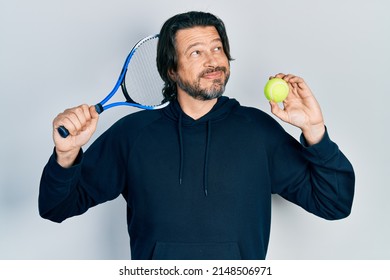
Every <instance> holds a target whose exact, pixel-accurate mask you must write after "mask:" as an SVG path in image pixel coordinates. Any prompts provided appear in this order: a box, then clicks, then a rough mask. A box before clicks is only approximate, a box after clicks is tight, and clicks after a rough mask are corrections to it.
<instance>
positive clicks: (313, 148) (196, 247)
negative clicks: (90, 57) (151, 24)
mask: <svg viewBox="0 0 390 280" xmlns="http://www.w3.org/2000/svg"><path fill="white" fill-rule="evenodd" d="M157 52H158V54H157V65H158V68H159V72H160V75H161V76H162V78H163V80H164V82H165V88H164V92H163V94H164V96H165V99H166V100H169V101H170V104H169V105H168V106H167V107H165V108H163V109H161V110H155V111H141V112H137V113H134V114H131V115H128V116H126V117H124V118H123V119H121V120H119V121H118V122H117V123H115V124H114V125H113V126H112V127H111V128H109V129H108V130H107V131H106V132H105V133H103V134H102V135H101V136H100V137H99V138H98V139H97V140H96V141H95V142H94V143H93V144H92V145H91V146H90V148H89V149H88V150H87V151H86V152H85V153H84V152H83V150H82V146H83V145H85V144H86V143H87V142H88V141H89V139H90V137H91V136H92V134H93V133H94V131H95V129H96V125H97V122H98V114H97V113H96V111H95V109H94V107H93V106H91V107H89V106H87V105H81V106H79V107H76V108H72V109H68V110H65V111H64V112H63V113H61V114H59V115H58V116H57V117H56V118H55V119H54V121H53V138H54V142H55V150H54V153H53V155H52V156H51V157H50V160H49V162H48V164H47V165H46V167H45V169H44V172H43V175H42V180H41V186H40V196H39V210H40V214H41V216H42V217H44V218H47V219H50V220H53V221H56V222H61V221H63V220H65V219H66V218H68V217H71V216H74V215H79V214H82V213H84V212H85V211H87V210H88V209H89V208H90V207H93V206H95V205H97V204H100V203H103V202H105V201H108V200H112V199H114V198H116V197H118V196H119V195H122V196H123V197H124V198H125V200H126V202H127V223H128V232H129V235H130V243H131V246H130V247H131V256H132V258H133V259H264V258H265V257H266V252H267V246H268V241H269V233H270V222H271V194H273V193H275V194H279V195H281V196H282V197H284V198H285V199H287V200H289V201H291V202H293V203H295V204H297V205H299V206H301V207H303V208H304V209H306V210H307V211H308V212H311V213H313V214H315V215H317V216H320V217H323V218H325V219H341V218H344V217H346V216H348V215H349V213H350V211H351V206H352V200H353V194H354V172H353V168H352V166H351V164H350V163H349V161H348V160H347V158H346V157H345V156H344V155H343V154H342V153H341V152H340V150H339V149H338V147H337V145H336V144H335V143H333V142H332V141H331V140H330V138H329V136H328V133H327V130H326V128H325V125H324V120H323V117H322V113H321V109H320V106H319V104H318V103H317V101H316V100H315V98H314V96H313V94H312V92H311V90H310V89H309V87H308V86H307V85H306V83H305V81H304V80H303V79H302V78H300V77H297V76H294V75H285V74H278V75H276V77H280V78H283V79H284V80H285V81H286V82H287V83H288V84H289V87H290V93H289V95H288V98H287V99H286V101H285V102H284V108H283V109H282V108H280V107H279V106H278V105H277V104H275V103H272V102H271V111H272V112H273V113H274V114H275V115H276V116H278V117H279V118H280V119H282V120H283V121H285V122H288V123H290V124H292V125H294V126H297V127H299V128H300V129H301V130H302V137H301V143H302V144H300V143H299V142H297V141H296V140H295V139H294V138H293V137H291V136H290V135H288V134H287V133H286V132H285V131H284V130H283V129H282V128H281V126H280V125H279V124H278V123H277V122H276V121H275V120H274V119H273V118H272V117H270V116H269V115H267V114H266V113H264V112H262V111H260V110H258V109H254V108H248V107H243V106H241V105H240V104H239V103H238V102H237V101H236V100H234V99H229V98H227V97H223V96H222V94H223V92H224V89H225V85H226V83H227V81H228V79H229V75H230V65H229V61H230V60H231V57H230V49H229V43H228V39H227V35H226V31H225V27H224V24H223V22H222V21H221V20H220V19H218V18H217V17H215V16H214V15H212V14H208V13H202V12H189V13H185V14H179V15H176V16H174V17H172V18H171V19H169V20H168V21H167V22H166V23H165V24H164V25H163V27H162V29H161V32H160V40H159V46H158V50H157ZM61 125H64V126H65V127H67V128H68V130H69V132H70V135H69V137H67V138H61V137H60V136H59V135H58V132H57V128H58V127H59V126H61Z"/></svg>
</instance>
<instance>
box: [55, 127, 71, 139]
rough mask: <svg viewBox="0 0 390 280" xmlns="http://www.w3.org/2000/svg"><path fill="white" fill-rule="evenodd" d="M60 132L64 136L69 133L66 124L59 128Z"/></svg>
mask: <svg viewBox="0 0 390 280" xmlns="http://www.w3.org/2000/svg"><path fill="white" fill-rule="evenodd" d="M57 131H58V134H59V135H61V137H62V138H66V137H68V135H69V131H68V130H67V129H66V127H65V126H63V125H61V126H60V127H58V128H57Z"/></svg>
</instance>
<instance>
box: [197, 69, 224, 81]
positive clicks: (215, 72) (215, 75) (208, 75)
mask: <svg viewBox="0 0 390 280" xmlns="http://www.w3.org/2000/svg"><path fill="white" fill-rule="evenodd" d="M225 72H226V68H225V67H216V68H214V69H208V70H206V71H203V72H202V73H201V74H200V77H202V78H204V79H211V80H215V79H219V78H221V77H222V75H223V74H224V73H225Z"/></svg>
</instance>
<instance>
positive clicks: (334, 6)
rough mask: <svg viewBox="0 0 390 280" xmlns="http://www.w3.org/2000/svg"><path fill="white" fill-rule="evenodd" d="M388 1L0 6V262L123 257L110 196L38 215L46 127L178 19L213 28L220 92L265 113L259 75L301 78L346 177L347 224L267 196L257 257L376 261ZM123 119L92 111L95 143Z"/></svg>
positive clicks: (385, 226) (386, 228)
mask: <svg viewBox="0 0 390 280" xmlns="http://www.w3.org/2000/svg"><path fill="white" fill-rule="evenodd" d="M389 3H390V2H388V1H386V0H383V1H380V0H370V1H367V0H345V1H342V0H327V1H311V0H295V1H288V0H279V1H262V0H253V1H249V0H241V1H226V0H218V1H211V0H197V1H183V0H164V1H157V0H156V1H151V0H143V1H139V2H138V1H131V0H127V1H126V0H106V1H103V0H35V1H29V0H12V1H9V0H0V94H1V100H2V101H1V110H0V127H1V136H0V149H1V150H0V152H1V154H0V155H1V159H0V259H126V258H130V253H129V238H128V235H127V229H126V218H125V212H126V211H125V204H124V201H123V199H121V198H119V199H117V200H115V201H112V202H109V203H106V204H104V205H100V206H98V207H95V208H93V209H90V210H89V211H88V212H87V213H86V214H84V215H82V216H80V217H75V218H72V219H69V220H67V221H65V222H63V223H62V224H55V223H52V222H49V221H47V220H43V219H41V218H40V217H39V215H38V211H37V197H38V186H39V180H40V175H41V172H42V168H43V166H44V165H45V163H46V161H47V159H48V157H49V155H50V154H51V152H52V149H53V143H52V140H51V121H52V119H53V118H54V117H55V116H56V115H57V114H58V113H59V112H61V111H63V110H64V109H65V108H67V107H70V106H74V105H78V104H80V103H88V104H94V103H96V102H98V101H100V99H101V98H102V97H103V96H104V95H106V93H107V92H108V91H109V90H111V88H112V86H113V84H114V82H115V81H116V79H117V75H118V74H119V70H120V67H121V66H122V63H123V59H124V58H125V56H126V54H127V52H128V51H129V50H130V48H131V46H132V45H133V44H134V43H135V42H136V41H137V40H138V39H139V38H141V37H144V36H146V35H149V34H154V33H157V32H158V31H159V29H160V28H161V25H162V23H163V22H164V21H165V20H166V19H167V18H169V17H170V16H172V15H174V14H176V13H181V12H185V11H189V10H202V11H209V12H212V13H214V14H216V15H217V16H219V17H221V18H222V19H223V20H224V22H225V24H226V27H227V31H228V35H229V39H230V42H231V51H232V55H233V57H234V58H235V61H233V62H232V75H231V80H230V82H229V84H228V87H227V92H226V95H228V96H230V97H234V98H236V99H238V100H239V101H240V102H241V104H243V105H248V106H253V107H257V108H260V109H262V110H265V111H267V112H269V105H268V104H267V101H266V100H265V98H264V97H263V92H262V89H263V87H264V84H265V82H266V80H267V79H268V77H269V76H270V75H273V74H275V73H278V72H285V73H294V74H296V75H299V76H302V77H303V78H305V80H306V81H307V83H308V84H309V86H310V87H311V88H312V90H313V92H314V93H315V95H316V97H317V99H318V100H319V102H320V104H321V106H322V110H323V113H324V116H325V120H326V124H327V126H328V129H329V133H330V136H331V137H332V139H333V140H335V141H336V142H337V143H338V145H339V146H340V148H341V150H342V151H343V152H344V153H345V154H346V155H347V156H348V158H349V159H350V160H351V162H352V164H353V166H354V168H355V172H356V179H357V181H356V196H355V201H354V206H353V211H352V214H351V216H350V217H348V218H347V219H344V220H341V221H333V222H330V221H325V220H322V219H320V218H317V217H315V216H313V215H311V214H309V213H306V212H304V211H303V210H301V209H300V208H299V207H297V206H295V205H292V204H290V203H288V202H286V201H284V200H282V199H280V198H278V197H275V198H274V199H273V202H274V204H273V223H272V230H271V241H270V246H269V251H268V259H389V258H390V243H389V241H388V240H389V236H390V222H389V218H388V217H389V214H390V206H389V205H390V203H389V201H388V197H389V196H390V190H389V187H390V186H389V185H390V184H389V180H388V177H387V176H388V175H389V172H390V162H389V156H390V150H389V147H388V139H389V133H388V128H389V125H388V120H389V117H390V115H389V112H388V111H387V107H388V104H387V102H389V100H390V98H389V94H390V90H389V85H388V81H389V74H390V71H389V65H390V55H389V50H390V31H389V27H390V17H389V16H388V11H389V10H390V4H389ZM132 111H134V110H132V109H129V108H120V109H119V108H118V109H115V110H112V111H111V110H110V111H107V112H105V113H104V115H102V116H101V119H100V123H99V128H98V131H97V134H100V133H101V132H102V131H103V130H105V129H106V128H107V127H109V126H110V125H111V124H112V123H113V122H114V121H115V120H117V119H118V118H119V117H121V116H123V115H125V114H127V113H131V112H132ZM286 129H287V130H288V131H289V132H290V133H292V134H293V135H294V136H295V137H298V135H299V131H297V129H296V128H293V127H286Z"/></svg>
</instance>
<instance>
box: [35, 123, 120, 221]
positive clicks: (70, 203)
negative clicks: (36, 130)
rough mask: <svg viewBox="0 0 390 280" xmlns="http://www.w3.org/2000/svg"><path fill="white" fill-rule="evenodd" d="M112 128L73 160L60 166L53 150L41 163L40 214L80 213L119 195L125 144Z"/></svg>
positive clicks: (58, 217) (61, 216) (56, 216)
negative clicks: (65, 165)
mask: <svg viewBox="0 0 390 280" xmlns="http://www.w3.org/2000/svg"><path fill="white" fill-rule="evenodd" d="M117 138H118V137H116V134H115V132H114V131H112V129H110V130H109V131H107V132H105V133H104V134H103V135H102V136H100V137H99V138H98V139H97V140H96V141H95V142H94V143H93V144H92V145H91V146H90V147H89V148H88V150H87V151H86V152H85V153H84V152H83V151H82V150H80V153H79V155H78V157H77V160H76V162H75V164H74V165H73V166H72V167H70V168H63V167H61V166H60V165H59V164H58V163H57V161H56V154H55V152H54V153H53V154H52V156H51V157H50V159H49V161H48V163H47V164H46V166H45V167H44V170H43V173H42V176H41V181H40V188H39V197H38V209H39V213H40V215H41V217H43V218H46V219H49V220H51V221H54V222H62V221H64V220H65V219H67V218H69V217H72V216H75V215H80V214H83V213H84V212H86V211H87V210H88V209H89V208H91V207H93V206H95V205H97V204H100V203H103V202H105V201H109V200H112V199H114V198H116V197H118V196H119V195H120V194H121V192H122V190H123V189H124V184H125V178H126V176H124V174H126V172H125V171H124V168H125V167H124V166H125V163H124V162H123V160H121V159H122V158H123V154H124V152H123V148H121V147H123V146H124V145H123V144H121V143H118V141H117V140H116V139H117Z"/></svg>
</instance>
